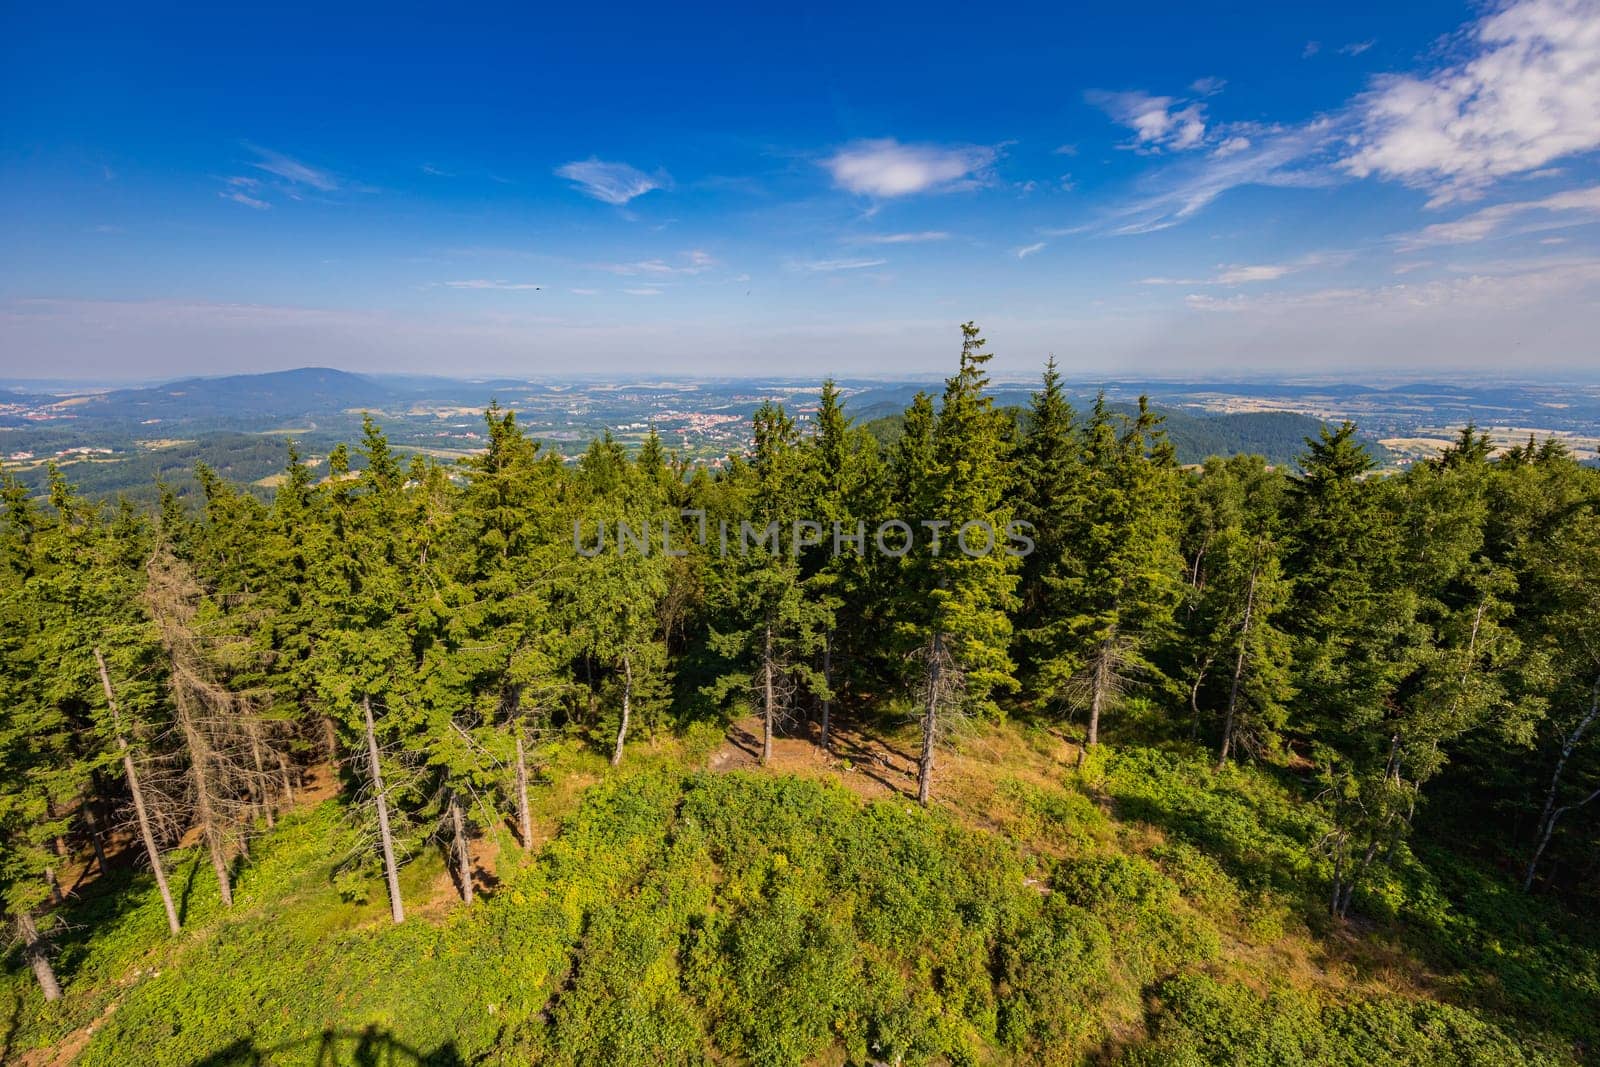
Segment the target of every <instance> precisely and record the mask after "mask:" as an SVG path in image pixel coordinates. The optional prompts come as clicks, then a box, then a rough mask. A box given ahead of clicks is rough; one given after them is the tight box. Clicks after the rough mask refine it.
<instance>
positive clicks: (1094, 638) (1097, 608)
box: [1036, 396, 1183, 748]
mask: <svg viewBox="0 0 1600 1067" xmlns="http://www.w3.org/2000/svg"><path fill="white" fill-rule="evenodd" d="M1120 421H1122V422H1123V424H1124V425H1123V428H1122V432H1121V433H1119V432H1118V422H1119V419H1118V417H1117V416H1115V415H1114V414H1113V413H1112V412H1111V411H1110V410H1109V409H1108V408H1107V407H1106V404H1105V398H1104V396H1101V397H1099V398H1097V399H1096V401H1095V405H1094V409H1093V411H1092V413H1091V416H1090V420H1089V423H1088V425H1087V426H1086V427H1085V428H1084V434H1083V454H1082V459H1081V460H1080V471H1081V477H1080V485H1081V489H1080V492H1079V495H1080V496H1081V500H1080V501H1079V502H1078V503H1077V504H1076V506H1074V507H1072V509H1071V510H1070V511H1069V512H1068V513H1067V514H1066V515H1065V516H1064V520H1065V521H1066V523H1067V526H1066V531H1067V532H1066V534H1065V536H1064V537H1063V538H1062V540H1063V541H1064V543H1065V544H1066V545H1068V546H1070V548H1069V549H1068V551H1067V553H1065V556H1066V558H1065V559H1064V560H1063V561H1062V564H1061V565H1060V575H1059V576H1056V575H1047V576H1046V578H1045V586H1046V588H1047V589H1048V590H1049V591H1050V593H1051V594H1052V595H1053V596H1054V597H1056V598H1058V602H1059V603H1060V604H1061V605H1062V607H1061V609H1060V610H1061V614H1059V615H1056V616H1055V617H1054V618H1053V619H1050V620H1048V621H1047V622H1046V623H1045V624H1044V625H1043V626H1041V627H1040V628H1039V629H1038V630H1037V631H1036V633H1037V634H1038V637H1039V639H1040V640H1042V641H1043V642H1045V643H1046V644H1047V646H1048V647H1050V648H1051V649H1052V650H1053V652H1052V654H1051V655H1050V656H1049V658H1047V659H1045V660H1044V661H1043V662H1042V663H1041V664H1040V667H1039V683H1038V684H1039V686H1040V688H1041V689H1042V690H1043V691H1044V692H1045V693H1046V694H1047V695H1048V696H1050V697H1051V698H1053V699H1056V700H1065V701H1067V702H1069V703H1071V704H1074V705H1078V706H1082V707H1085V708H1087V710H1088V714H1089V722H1088V734H1087V737H1086V740H1085V746H1086V748H1092V747H1094V746H1095V745H1096V744H1098V743H1099V740H1100V723H1101V719H1102V717H1103V716H1104V715H1105V714H1106V713H1107V712H1109V711H1111V710H1112V709H1113V708H1114V707H1115V705H1116V702H1117V701H1118V700H1119V699H1120V698H1121V696H1122V695H1123V693H1124V692H1125V691H1126V689H1127V687H1128V686H1129V684H1131V683H1132V682H1133V681H1135V680H1136V679H1137V678H1139V677H1140V676H1143V677H1145V678H1146V679H1155V678H1158V677H1159V670H1158V668H1157V667H1156V665H1155V664H1154V663H1153V662H1152V660H1151V659H1150V652H1151V650H1152V649H1153V648H1154V647H1155V646H1156V645H1158V644H1159V643H1161V642H1162V641H1164V640H1166V639H1167V637H1168V636H1169V634H1170V632H1171V628H1172V625H1173V612H1174V609H1175V608H1176V606H1177V604H1178V602H1179V600H1180V598H1181V596H1182V568H1183V562H1182V557H1181V555H1180V553H1179V542H1178V535H1179V527H1178V502H1179V500H1180V495H1179V480H1178V471H1177V468H1176V464H1175V462H1174V460H1173V456H1172V448H1171V445H1170V444H1169V443H1168V442H1167V441H1166V439H1165V436H1164V434H1162V433H1161V431H1160V424H1161V419H1160V417H1159V416H1157V415H1156V414H1155V413H1154V412H1152V411H1150V409H1149V406H1148V404H1147V403H1146V402H1145V400H1144V399H1143V398H1141V399H1140V401H1139V411H1138V415H1137V416H1136V417H1135V418H1133V419H1127V420H1120ZM1050 536H1051V537H1052V538H1055V537H1056V536H1057V535H1055V534H1051V535H1050Z"/></svg>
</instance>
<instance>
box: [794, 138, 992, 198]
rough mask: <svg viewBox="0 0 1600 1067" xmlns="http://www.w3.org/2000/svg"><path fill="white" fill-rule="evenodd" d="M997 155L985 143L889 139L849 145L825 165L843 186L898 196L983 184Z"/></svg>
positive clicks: (826, 161)
mask: <svg viewBox="0 0 1600 1067" xmlns="http://www.w3.org/2000/svg"><path fill="white" fill-rule="evenodd" d="M998 154H999V153H998V151H997V150H996V149H994V148H990V147H984V146H981V145H954V146H941V145H929V144H901V143H900V142H899V141H896V140H894V139H893V138H884V139H881V140H872V141H856V142H854V143H853V144H849V145H846V146H845V147H844V148H841V149H840V150H839V151H837V152H835V153H834V154H833V155H832V156H830V157H828V158H827V159H825V160H823V161H822V165H823V167H825V168H826V169H827V171H828V173H830V174H832V175H833V181H834V184H835V185H837V186H839V187H840V188H841V189H847V190H849V191H850V192H852V193H857V194H859V195H862V196H875V197H896V196H908V195H910V194H912V193H926V192H942V191H949V190H954V189H964V188H972V187H974V186H976V185H980V184H983V183H984V182H985V181H987V180H988V170H989V168H990V166H991V165H992V164H993V163H994V161H995V158H996V157H997V156H998Z"/></svg>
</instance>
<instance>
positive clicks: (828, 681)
mask: <svg viewBox="0 0 1600 1067" xmlns="http://www.w3.org/2000/svg"><path fill="white" fill-rule="evenodd" d="M822 684H823V685H825V686H827V688H828V695H827V696H825V697H823V698H822V751H823V752H827V751H828V744H829V742H830V741H831V740H832V738H831V737H830V736H829V734H830V730H831V728H832V725H833V724H832V722H831V719H832V713H833V631H831V630H830V631H828V633H827V634H826V635H825V636H824V637H823V639H822Z"/></svg>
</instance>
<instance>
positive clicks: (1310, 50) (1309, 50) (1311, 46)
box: [1300, 41, 1322, 59]
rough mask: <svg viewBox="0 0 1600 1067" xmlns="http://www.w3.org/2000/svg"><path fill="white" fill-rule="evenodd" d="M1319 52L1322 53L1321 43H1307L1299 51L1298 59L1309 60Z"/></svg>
mask: <svg viewBox="0 0 1600 1067" xmlns="http://www.w3.org/2000/svg"><path fill="white" fill-rule="evenodd" d="M1320 51H1322V42H1320V41H1307V42H1306V46H1305V47H1304V48H1302V49H1300V58H1301V59H1310V58H1311V57H1312V56H1314V55H1316V54H1317V53H1318V52H1320Z"/></svg>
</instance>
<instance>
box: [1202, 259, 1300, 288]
mask: <svg viewBox="0 0 1600 1067" xmlns="http://www.w3.org/2000/svg"><path fill="white" fill-rule="evenodd" d="M1294 269H1295V268H1293V267H1291V266H1289V265H1288V264H1287V263H1261V264H1257V265H1255V266H1248V267H1229V268H1228V269H1227V270H1225V271H1223V272H1222V273H1221V274H1219V275H1217V284H1218V285H1240V284H1243V283H1245V282H1275V281H1277V280H1278V279H1279V278H1281V277H1283V276H1284V275H1285V274H1289V273H1291V272H1293V271H1294Z"/></svg>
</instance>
